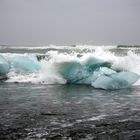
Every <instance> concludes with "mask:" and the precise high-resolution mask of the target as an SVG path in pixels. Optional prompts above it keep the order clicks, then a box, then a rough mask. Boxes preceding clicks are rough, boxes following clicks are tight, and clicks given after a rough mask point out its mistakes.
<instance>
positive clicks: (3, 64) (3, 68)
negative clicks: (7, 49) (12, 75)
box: [0, 56, 10, 76]
mask: <svg viewBox="0 0 140 140" xmlns="http://www.w3.org/2000/svg"><path fill="white" fill-rule="evenodd" d="M9 69H10V66H9V63H8V62H7V60H6V59H5V58H4V57H3V56H0V75H1V76H3V75H6V74H7V73H8V72H9Z"/></svg>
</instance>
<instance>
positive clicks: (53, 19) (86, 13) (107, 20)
mask: <svg viewBox="0 0 140 140" xmlns="http://www.w3.org/2000/svg"><path fill="white" fill-rule="evenodd" d="M139 13H140V1H139V0H0V44H11V45H18V44H19V45H46V44H56V45H65V44H77V43H83V44H102V45H103V44H105V45H108V44H140V39H139V37H140V27H139V25H140V14H139Z"/></svg>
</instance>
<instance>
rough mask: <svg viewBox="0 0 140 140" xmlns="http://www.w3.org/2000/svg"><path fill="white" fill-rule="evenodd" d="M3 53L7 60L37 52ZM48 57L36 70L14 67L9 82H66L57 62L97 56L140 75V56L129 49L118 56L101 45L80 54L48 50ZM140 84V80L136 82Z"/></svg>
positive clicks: (115, 68) (82, 59)
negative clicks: (17, 69) (58, 70)
mask: <svg viewBox="0 0 140 140" xmlns="http://www.w3.org/2000/svg"><path fill="white" fill-rule="evenodd" d="M80 47H81V48H82V47H83V48H87V46H77V47H76V48H80ZM89 48H91V46H89ZM1 55H3V56H4V57H5V58H6V59H7V60H9V59H13V58H14V57H15V56H25V57H34V56H35V54H27V53H26V54H11V53H4V54H1ZM46 55H47V56H48V57H47V58H46V59H44V60H41V61H40V65H41V68H40V70H38V71H35V72H29V73H23V72H19V73H17V72H15V71H14V70H13V69H11V71H10V72H9V73H8V78H9V79H8V80H7V82H32V83H45V84H56V83H58V84H65V83H66V79H64V78H63V77H62V76H61V75H60V74H59V73H58V72H57V68H58V67H57V66H58V65H56V64H59V63H64V62H77V63H79V64H82V65H83V64H84V63H85V62H86V61H87V60H88V59H89V58H97V59H100V60H103V61H107V62H111V63H112V69H114V70H121V71H122V70H123V71H130V72H134V73H137V74H139V75H140V63H139V62H140V56H139V55H137V54H135V53H133V52H131V51H129V52H128V54H127V55H126V56H123V57H122V56H116V55H115V54H114V53H111V52H109V51H105V50H104V49H103V48H101V47H97V48H96V49H95V52H93V51H91V52H83V53H81V54H80V57H79V56H78V55H79V53H78V52H76V51H73V52H72V53H70V54H69V53H66V52H63V53H62V52H61V53H60V52H59V51H48V52H47V53H46ZM135 85H140V80H139V81H138V82H136V83H135Z"/></svg>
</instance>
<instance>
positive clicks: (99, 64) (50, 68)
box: [1, 46, 140, 89]
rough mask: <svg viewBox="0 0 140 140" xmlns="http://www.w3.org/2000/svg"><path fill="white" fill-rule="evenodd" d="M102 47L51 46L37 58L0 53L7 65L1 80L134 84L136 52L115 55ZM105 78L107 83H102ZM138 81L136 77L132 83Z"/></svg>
mask: <svg viewBox="0 0 140 140" xmlns="http://www.w3.org/2000/svg"><path fill="white" fill-rule="evenodd" d="M112 47H113V46H112ZM85 48H87V49H88V51H82V52H80V53H79V49H80V50H85ZM104 48H105V47H94V51H93V48H92V46H88V47H87V46H82V47H81V46H77V48H76V49H77V50H76V49H72V48H69V49H70V50H72V51H70V52H67V51H65V50H64V51H62V50H61V51H59V49H57V50H55V51H52V50H51V51H47V52H46V54H43V56H44V57H43V59H40V60H38V59H37V54H33V53H32V54H28V53H26V54H25V53H24V54H17V53H3V54H1V56H2V57H3V58H4V59H5V60H7V62H8V63H9V66H10V70H9V71H8V72H7V77H8V80H6V81H5V82H19V83H22V82H25V83H27V82H31V83H41V84H66V83H70V84H88V85H92V86H93V87H95V88H102V89H120V88H126V87H129V86H130V85H132V84H134V83H135V82H136V81H137V80H138V78H139V75H140V63H139V62H140V56H139V55H138V54H135V53H134V52H132V51H131V50H130V51H128V52H127V55H125V56H116V55H115V53H113V52H110V51H108V50H107V49H104ZM106 48H107V47H106ZM109 48H110V46H109ZM67 49H68V48H67ZM118 73H119V74H118ZM99 77H100V78H99ZM105 81H108V84H106V85H105ZM112 83H113V85H111V86H110V84H112ZM97 84H98V85H97ZM139 84H140V82H139V81H137V82H136V83H135V85H139ZM99 85H100V86H99ZM114 85H115V86H114Z"/></svg>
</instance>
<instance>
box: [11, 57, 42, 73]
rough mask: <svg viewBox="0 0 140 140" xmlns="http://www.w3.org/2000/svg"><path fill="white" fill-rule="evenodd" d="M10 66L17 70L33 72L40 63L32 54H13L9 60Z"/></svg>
mask: <svg viewBox="0 0 140 140" xmlns="http://www.w3.org/2000/svg"><path fill="white" fill-rule="evenodd" d="M10 62H11V66H12V68H13V69H15V70H17V71H26V72H33V71H36V70H39V69H40V67H41V65H40V63H39V62H38V60H37V58H36V57H34V56H32V57H31V56H30V57H28V56H15V57H14V58H13V59H12V60H11V61H10Z"/></svg>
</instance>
